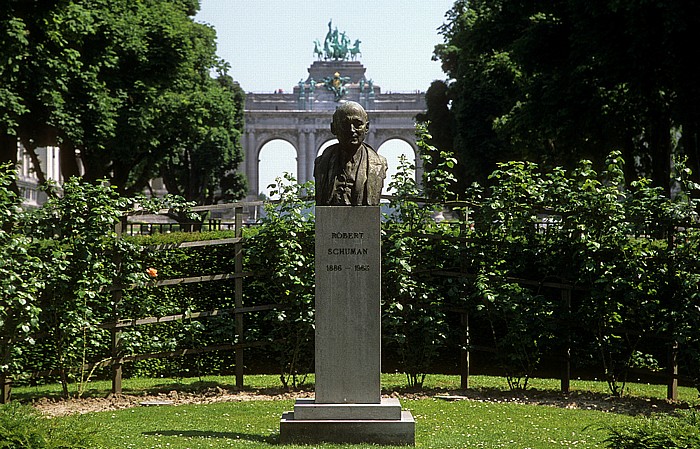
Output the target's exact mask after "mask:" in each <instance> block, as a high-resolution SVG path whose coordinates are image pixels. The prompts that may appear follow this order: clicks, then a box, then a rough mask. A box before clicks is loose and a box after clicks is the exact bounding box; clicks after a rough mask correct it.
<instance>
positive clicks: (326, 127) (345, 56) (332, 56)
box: [243, 23, 425, 199]
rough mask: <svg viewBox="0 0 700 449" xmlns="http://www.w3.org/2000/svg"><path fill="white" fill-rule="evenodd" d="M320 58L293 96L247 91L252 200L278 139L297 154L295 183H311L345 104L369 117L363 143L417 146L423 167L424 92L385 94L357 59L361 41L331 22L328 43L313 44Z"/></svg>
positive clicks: (246, 147) (245, 140) (247, 169)
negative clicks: (267, 153) (263, 162)
mask: <svg viewBox="0 0 700 449" xmlns="http://www.w3.org/2000/svg"><path fill="white" fill-rule="evenodd" d="M314 44H315V49H314V54H315V55H316V57H317V60H316V61H314V62H313V63H312V64H311V66H310V67H309V68H308V72H309V73H308V76H307V77H306V78H305V79H304V78H303V77H302V79H301V80H300V81H299V83H298V84H297V85H296V86H294V87H293V89H292V92H291V93H284V92H280V91H278V92H274V93H265V94H262V93H249V94H247V96H246V104H245V117H246V119H245V122H246V123H245V135H244V138H243V149H244V151H245V162H244V165H245V173H246V175H247V177H248V185H249V190H248V198H249V199H256V198H257V197H258V192H260V188H261V187H265V186H260V185H259V177H258V174H259V169H260V167H259V162H260V151H261V149H262V148H263V146H264V145H265V144H266V143H268V142H270V141H272V140H276V139H282V140H285V141H287V142H289V143H290V144H291V145H292V146H293V147H294V149H295V150H296V163H297V180H298V181H299V182H300V183H303V182H306V181H308V180H311V179H313V168H314V160H315V158H316V156H317V155H318V153H319V150H320V149H321V148H322V147H323V146H324V144H327V143H328V142H329V141H331V140H332V139H334V136H333V135H332V134H331V131H330V123H331V118H332V115H333V112H334V111H335V109H336V107H337V106H338V105H339V104H340V103H341V102H343V101H348V100H351V101H356V102H358V103H360V104H361V105H362V106H363V107H364V108H365V110H366V111H367V113H368V115H369V120H370V131H369V134H368V135H367V138H366V139H365V141H366V142H367V143H369V144H370V145H371V146H372V147H374V148H375V149H378V150H379V151H380V153H381V148H380V147H381V146H382V144H383V143H385V142H387V141H389V140H392V139H400V140H403V141H405V142H406V143H408V144H409V145H410V146H411V148H413V154H414V155H416V161H415V162H416V176H417V178H418V179H420V176H421V172H422V170H421V164H420V158H418V157H417V155H418V148H417V147H416V139H415V121H416V115H418V114H419V113H421V112H424V111H425V94H424V93H423V92H419V91H416V92H413V93H382V91H381V88H380V87H379V86H378V85H376V84H374V81H373V80H372V79H371V78H367V76H366V74H365V71H366V69H365V67H364V66H363V65H362V63H361V62H360V61H358V58H359V55H360V48H359V45H360V41H358V40H356V41H355V43H354V45H351V44H350V40H349V39H348V37H347V36H346V34H345V33H338V30H337V28H336V29H335V30H332V27H331V23H329V24H328V34H327V35H326V39H325V42H324V43H323V44H321V42H320V41H316V42H315V43H314Z"/></svg>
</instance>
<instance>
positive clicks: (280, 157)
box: [258, 139, 297, 199]
mask: <svg viewBox="0 0 700 449" xmlns="http://www.w3.org/2000/svg"><path fill="white" fill-rule="evenodd" d="M258 160H259V161H260V162H259V163H258V193H259V194H262V195H264V196H265V197H266V198H271V199H274V198H279V196H278V195H275V196H274V197H272V196H271V195H270V189H269V187H268V186H269V185H270V184H273V183H275V179H277V178H279V177H281V176H282V175H284V173H285V172H286V173H290V174H291V175H292V176H294V178H295V179H296V178H297V162H296V161H297V150H296V148H294V145H292V144H291V143H289V142H287V141H286V140H283V139H275V140H271V141H269V142H267V143H266V144H265V145H263V147H262V148H261V149H260V154H259V156H258Z"/></svg>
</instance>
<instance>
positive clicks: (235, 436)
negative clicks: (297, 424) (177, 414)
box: [142, 430, 279, 444]
mask: <svg viewBox="0 0 700 449" xmlns="http://www.w3.org/2000/svg"><path fill="white" fill-rule="evenodd" d="M142 435H147V436H155V437H183V438H219V439H224V440H243V441H252V442H256V443H267V444H277V443H278V442H279V436H278V435H275V434H272V435H269V436H264V435H257V434H252V433H241V432H215V431H211V430H156V431H152V432H143V433H142Z"/></svg>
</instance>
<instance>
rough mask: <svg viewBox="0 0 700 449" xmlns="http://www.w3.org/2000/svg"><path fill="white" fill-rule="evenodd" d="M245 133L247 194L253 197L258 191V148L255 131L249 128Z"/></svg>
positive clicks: (256, 195) (255, 196)
mask: <svg viewBox="0 0 700 449" xmlns="http://www.w3.org/2000/svg"><path fill="white" fill-rule="evenodd" d="M247 134H248V135H247V144H246V145H247V147H248V149H247V151H246V156H247V158H246V176H247V177H248V195H250V196H251V197H252V198H253V199H255V198H257V197H258V193H259V189H258V168H259V166H260V160H259V159H258V156H259V155H258V149H257V148H256V142H255V131H253V130H249V131H248V133H247Z"/></svg>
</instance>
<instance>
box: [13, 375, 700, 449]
mask: <svg viewBox="0 0 700 449" xmlns="http://www.w3.org/2000/svg"><path fill="white" fill-rule="evenodd" d="M309 381H310V382H313V377H310V379H309ZM245 382H246V388H247V389H251V390H259V391H263V392H267V391H269V392H270V393H274V392H277V391H279V390H280V388H279V381H278V379H277V378H276V376H272V375H251V376H246V378H245ZM234 384H235V381H234V378H233V377H227V376H211V377H209V376H205V377H200V378H192V379H168V378H161V379H125V380H124V392H125V393H127V394H134V395H139V394H152V393H157V392H167V391H170V390H179V391H198V390H204V389H207V388H210V387H215V386H218V387H222V388H225V389H232V388H233V386H234ZM405 384H406V383H405V378H404V376H403V375H401V374H384V375H383V376H382V385H383V388H384V390H385V391H386V392H388V391H395V392H398V393H399V395H404V399H402V401H401V402H402V406H403V408H404V409H408V410H411V412H412V413H413V416H414V417H415V419H416V446H417V447H422V448H463V447H474V448H531V449H536V448H542V449H545V448H546V449H549V448H557V447H562V448H602V447H606V446H605V444H604V440H605V438H606V437H607V436H608V430H607V429H608V426H611V425H622V426H626V425H632V424H634V423H636V422H639V420H640V419H641V418H639V417H634V416H629V415H627V414H623V413H609V412H601V411H597V410H578V409H568V408H561V407H553V406H541V405H528V404H518V403H513V402H508V401H501V402H497V401H491V400H480V399H472V400H462V401H454V402H449V401H444V400H441V399H438V398H436V397H434V396H430V395H429V396H428V397H421V398H418V399H407V398H413V397H414V396H411V395H409V394H408V393H410V391H408V390H407V389H406V388H405ZM308 387H309V389H310V388H312V386H311V385H308ZM470 387H471V388H470V390H471V391H473V392H481V393H484V394H483V396H484V397H489V396H490V397H493V396H498V394H501V395H503V396H504V397H507V396H508V392H507V384H506V381H505V379H504V378H499V377H491V376H472V377H471V378H470ZM530 387H531V389H529V390H528V391H527V392H525V393H524V394H530V393H532V392H544V393H547V394H550V395H553V396H556V395H557V391H558V389H559V381H558V380H556V379H532V380H531V382H530ZM110 388H111V384H110V383H109V382H107V381H98V382H93V383H91V385H90V388H89V389H88V395H90V396H98V397H99V396H105V395H106V394H108V392H109V391H110ZM571 388H572V395H575V394H577V393H586V394H592V395H597V396H599V397H601V398H604V397H605V396H607V394H608V390H607V385H606V384H605V382H597V381H583V380H572V384H571ZM424 390H425V391H428V392H429V393H430V394H432V395H434V394H438V393H442V392H446V393H447V392H451V393H458V391H457V390H459V377H458V376H446V375H430V376H428V378H427V379H426V385H425V388H424ZM665 393H666V390H665V386H663V385H649V384H642V383H633V384H630V385H629V393H628V395H633V397H634V398H637V399H640V401H641V402H642V403H643V402H644V401H645V400H646V399H647V398H648V399H649V400H656V401H662V400H663V398H664V397H665ZM59 394H60V387H59V386H58V385H47V386H41V387H20V388H15V389H14V390H13V397H14V398H15V399H19V400H22V401H31V400H33V399H36V398H38V397H56V396H58V395H59ZM679 395H680V400H681V401H683V402H685V403H687V404H688V405H690V406H698V405H700V401H699V400H698V395H697V390H695V389H693V388H684V387H681V388H679ZM476 396H477V397H478V396H479V395H476ZM292 408H293V402H292V401H291V400H262V401H247V402H246V401H244V402H225V403H213V404H208V405H179V406H159V407H138V408H132V409H126V410H119V411H107V412H98V413H90V414H87V415H84V416H83V417H81V420H82V421H84V424H85V426H86V428H98V429H100V430H99V434H98V438H99V439H100V440H101V442H102V443H103V444H104V447H105V448H108V449H112V448H115V449H116V448H120V449H124V448H127V449H128V448H134V449H148V448H169V449H199V448H212V447H216V448H228V447H231V448H237V447H240V448H272V447H284V448H297V447H298V448H306V449H310V448H312V447H314V446H281V445H280V444H279V420H280V417H281V415H282V412H284V411H287V410H291V409H292ZM56 419H58V420H62V419H65V418H56ZM323 447H324V448H326V447H327V448H341V447H344V448H345V447H353V448H363V447H373V446H371V445H354V446H343V445H325V444H324V445H323Z"/></svg>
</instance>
